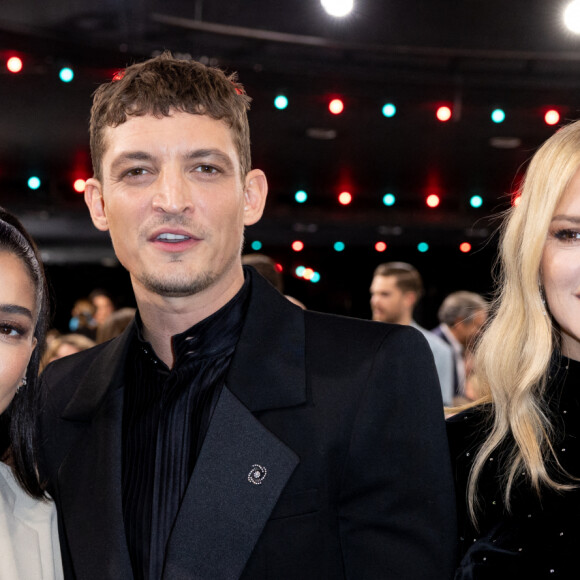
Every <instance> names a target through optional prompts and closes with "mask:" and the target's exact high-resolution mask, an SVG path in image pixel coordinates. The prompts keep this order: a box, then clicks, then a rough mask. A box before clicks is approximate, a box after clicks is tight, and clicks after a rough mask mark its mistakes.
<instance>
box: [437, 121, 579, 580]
mask: <svg viewBox="0 0 580 580" xmlns="http://www.w3.org/2000/svg"><path fill="white" fill-rule="evenodd" d="M500 258H501V280H500V284H499V287H498V295H497V299H496V301H495V304H494V315H493V316H492V319H491V321H490V323H489V324H488V326H487V328H486V330H485V332H484V334H483V336H482V337H481V340H480V342H479V344H478V347H477V351H476V368H477V370H478V379H479V383H480V388H481V392H482V393H483V396H482V398H481V399H480V400H479V401H477V402H476V403H474V404H473V405H472V406H471V407H470V408H469V409H468V410H466V411H463V412H462V413H459V414H458V415H455V416H453V417H452V418H451V419H449V420H448V433H449V438H450V445H451V450H452V458H453V461H454V463H455V475H456V486H457V497H458V504H459V510H460V516H459V517H460V522H459V523H460V528H459V529H460V558H461V563H460V567H459V569H458V570H457V573H456V578H457V579H473V580H480V579H483V578H494V579H496V580H497V579H498V578H508V577H511V578H525V579H527V580H528V579H541V578H549V579H552V578H567V579H568V578H579V577H580V572H578V562H577V560H578V556H577V550H578V548H579V547H580V525H579V523H578V519H579V516H580V488H579V487H578V483H580V480H579V479H578V477H580V362H579V361H580V122H576V123H573V124H571V125H568V126H567V127H564V128H563V129H561V130H560V131H558V132H557V133H556V134H555V135H553V136H552V137H551V138H550V139H549V140H548V141H547V142H546V143H545V144H544V145H543V146H542V147H541V148H540V149H539V150H538V152H537V153H536V154H535V156H534V157H533V159H532V161H531V163H530V166H529V168H528V171H527V174H526V177H525V181H524V185H523V189H522V192H521V199H520V203H519V204H518V205H517V206H515V207H514V208H513V209H512V210H511V212H510V214H509V215H508V217H507V220H506V223H505V227H504V230H503V236H502V242H501V250H500Z"/></svg>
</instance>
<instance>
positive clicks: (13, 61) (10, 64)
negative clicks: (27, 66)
mask: <svg viewBox="0 0 580 580" xmlns="http://www.w3.org/2000/svg"><path fill="white" fill-rule="evenodd" d="M6 68H7V69H8V70H9V71H10V72H11V73H19V72H20V71H21V70H22V60H21V59H20V58H18V57H17V56H11V57H10V58H9V59H8V60H7V61H6Z"/></svg>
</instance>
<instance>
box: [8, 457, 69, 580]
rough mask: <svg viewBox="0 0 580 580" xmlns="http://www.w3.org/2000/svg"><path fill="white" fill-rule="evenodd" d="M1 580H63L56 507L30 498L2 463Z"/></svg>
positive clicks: (51, 503)
mask: <svg viewBox="0 0 580 580" xmlns="http://www.w3.org/2000/svg"><path fill="white" fill-rule="evenodd" d="M0 578H2V579H3V580H61V579H62V578H64V576H63V572H62V562H61V557H60V548H59V544H58V528H57V519H56V508H55V507H54V503H53V502H52V500H51V501H40V500H37V499H34V498H32V497H30V496H29V495H28V494H27V493H26V492H25V491H24V490H23V489H22V488H21V487H20V486H19V485H18V483H17V482H16V479H15V478H14V475H13V473H12V470H11V469H10V467H9V466H8V465H6V464H5V463H2V462H0Z"/></svg>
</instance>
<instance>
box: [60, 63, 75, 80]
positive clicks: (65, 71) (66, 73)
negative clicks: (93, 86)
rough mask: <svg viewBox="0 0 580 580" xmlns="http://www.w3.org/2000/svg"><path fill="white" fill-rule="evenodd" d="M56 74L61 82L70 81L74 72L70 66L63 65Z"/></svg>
mask: <svg viewBox="0 0 580 580" xmlns="http://www.w3.org/2000/svg"><path fill="white" fill-rule="evenodd" d="M58 76H59V78H60V80H61V81H62V82H63V83H70V82H71V81H72V80H73V79H74V77H75V73H74V72H73V70H72V68H69V67H68V66H65V67H64V68H61V69H60V72H59V73H58Z"/></svg>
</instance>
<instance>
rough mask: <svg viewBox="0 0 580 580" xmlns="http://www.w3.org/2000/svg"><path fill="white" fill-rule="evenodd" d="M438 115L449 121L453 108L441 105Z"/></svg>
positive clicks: (441, 118)
mask: <svg viewBox="0 0 580 580" xmlns="http://www.w3.org/2000/svg"><path fill="white" fill-rule="evenodd" d="M436 115H437V118H438V119H439V120H440V121H442V122H445V121H449V119H451V109H450V108H449V107H439V108H438V109H437V113H436Z"/></svg>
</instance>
